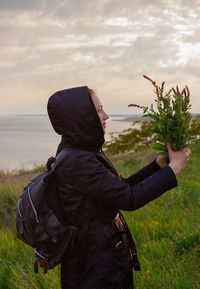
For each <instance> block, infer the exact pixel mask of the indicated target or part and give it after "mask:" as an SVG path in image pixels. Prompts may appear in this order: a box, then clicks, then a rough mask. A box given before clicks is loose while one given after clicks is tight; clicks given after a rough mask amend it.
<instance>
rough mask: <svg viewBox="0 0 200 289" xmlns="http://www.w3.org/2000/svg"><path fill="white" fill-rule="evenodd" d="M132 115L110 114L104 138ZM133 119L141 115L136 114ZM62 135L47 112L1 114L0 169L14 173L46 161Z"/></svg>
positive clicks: (127, 122)
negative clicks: (43, 113)
mask: <svg viewBox="0 0 200 289" xmlns="http://www.w3.org/2000/svg"><path fill="white" fill-rule="evenodd" d="M132 117H133V115H125V114H110V115H109V119H108V120H107V124H106V130H107V132H106V135H105V140H106V141H109V140H110V133H114V134H115V135H116V134H118V133H120V132H122V131H123V130H125V129H128V128H130V127H131V126H132V124H133V118H132ZM135 118H136V119H137V118H140V116H139V115H135ZM60 139H61V137H60V136H59V135H58V134H56V133H55V131H54V130H53V128H52V126H51V123H50V121H49V118H48V116H47V115H1V116H0V171H1V170H3V171H5V172H7V171H9V172H13V171H15V170H20V169H27V170H29V169H32V168H33V167H35V166H37V165H40V164H45V163H46V161H47V159H48V158H49V157H50V156H54V155H55V153H56V149H57V146H58V144H59V143H60Z"/></svg>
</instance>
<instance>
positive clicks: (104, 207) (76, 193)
mask: <svg viewBox="0 0 200 289" xmlns="http://www.w3.org/2000/svg"><path fill="white" fill-rule="evenodd" d="M48 114H49V117H50V120H51V123H52V125H53V128H54V129H55V131H56V132H57V133H58V134H60V135H62V141H61V143H60V145H59V146H58V150H57V153H58V152H60V151H61V150H62V149H63V148H65V147H67V148H69V151H70V152H69V153H68V154H67V156H66V157H65V158H64V160H63V161H62V162H61V164H60V165H59V167H58V168H57V169H56V182H57V193H58V196H59V199H60V207H61V208H60V209H61V211H62V215H63V223H66V224H71V225H75V224H80V223H81V222H82V223H83V224H84V217H85V211H89V215H90V222H89V227H88V230H87V232H82V234H83V235H84V234H87V247H86V248H85V259H84V260H85V262H84V268H83V271H82V275H81V276H82V278H80V270H82V269H80V250H79V248H77V250H74V251H71V252H68V253H67V254H66V256H64V257H63V260H62V264H61V282H62V288H65V289H131V288H133V280H132V270H131V263H130V250H129V249H128V247H127V244H128V241H127V237H125V234H124V233H122V231H124V226H125V225H124V223H123V222H122V218H119V210H126V211H131V210H137V209H139V208H141V207H142V206H144V205H145V204H147V203H149V202H150V201H152V200H154V199H156V198H157V197H159V196H160V195H162V194H163V193H164V192H166V191H167V190H170V189H172V188H173V187H175V186H177V181H176V177H175V175H174V173H173V171H172V169H171V168H170V167H169V166H166V167H164V168H162V169H161V168H160V167H159V166H158V164H157V163H156V161H155V160H154V161H153V162H152V163H150V164H149V165H147V166H146V167H144V168H143V169H141V170H140V171H139V172H137V173H136V174H133V175H131V176H130V177H129V178H126V179H125V178H122V177H121V176H120V175H119V174H118V172H117V171H116V169H115V168H114V166H113V164H112V163H111V162H110V161H109V159H108V158H107V157H106V155H105V154H104V153H103V152H102V149H101V148H102V145H103V143H104V133H103V129H102V126H101V122H100V120H99V117H98V114H97V112H96V110H95V107H94V104H93V102H92V99H91V96H90V94H89V92H88V88H87V87H86V86H84V87H76V88H72V89H66V90H63V91H59V92H56V93H55V94H54V95H52V96H51V97H50V99H49V102H48ZM86 200H88V202H89V204H90V205H89V207H88V205H87V206H86ZM85 207H87V210H86V209H85V211H84V208H85ZM88 208H89V209H88ZM86 215H87V214H86ZM83 227H84V225H83ZM126 235H127V234H126ZM81 237H82V236H81ZM81 237H80V238H81ZM129 239H130V236H129ZM80 244H81V243H80ZM80 246H81V245H80ZM136 265H137V264H136ZM136 270H137V269H136Z"/></svg>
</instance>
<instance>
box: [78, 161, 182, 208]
mask: <svg viewBox="0 0 200 289" xmlns="http://www.w3.org/2000/svg"><path fill="white" fill-rule="evenodd" d="M73 171H74V172H73V178H74V180H73V183H74V186H75V188H76V190H77V191H79V192H80V193H82V194H86V195H88V196H89V197H90V198H92V199H93V200H95V201H99V202H102V203H105V204H106V205H109V206H111V207H113V208H117V209H122V210H127V211H129V210H137V209H139V208H141V207H142V206H144V205H145V204H147V203H149V202H150V201H152V200H154V199H156V198H158V197H159V196H160V195H162V194H163V193H164V192H166V191H168V190H170V189H172V188H174V187H176V186H177V180H176V176H175V174H174V172H173V170H172V169H171V168H170V167H169V166H166V167H164V168H162V169H160V170H159V171H157V172H156V173H154V174H152V175H151V176H149V177H147V178H146V179H145V180H143V181H141V182H139V183H138V184H136V185H130V184H128V183H127V182H125V181H123V180H121V179H120V178H119V177H118V176H116V175H114V174H112V173H111V172H110V171H109V170H107V169H106V168H105V167H104V166H103V165H102V163H101V162H99V161H98V160H97V159H96V158H95V157H94V156H87V157H84V158H77V161H76V165H75V167H74V170H73Z"/></svg>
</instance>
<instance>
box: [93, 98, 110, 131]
mask: <svg viewBox="0 0 200 289" xmlns="http://www.w3.org/2000/svg"><path fill="white" fill-rule="evenodd" d="M91 97H92V101H93V103H94V106H95V109H96V111H97V113H98V116H99V119H100V121H101V125H102V128H103V132H104V134H105V132H106V120H107V119H108V118H109V116H108V115H107V114H106V113H105V111H104V110H103V105H102V103H101V101H100V100H99V97H98V96H97V95H96V94H94V93H93V94H92V95H91Z"/></svg>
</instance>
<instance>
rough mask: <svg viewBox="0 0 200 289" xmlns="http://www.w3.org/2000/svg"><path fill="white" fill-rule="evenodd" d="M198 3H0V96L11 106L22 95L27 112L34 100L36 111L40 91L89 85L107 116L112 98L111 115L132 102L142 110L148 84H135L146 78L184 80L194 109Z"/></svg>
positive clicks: (108, 0)
mask: <svg viewBox="0 0 200 289" xmlns="http://www.w3.org/2000/svg"><path fill="white" fill-rule="evenodd" d="M198 4H199V1H195V0H194V1H176V3H174V2H173V1H171V0H169V1H167V0H166V1H165V0H162V1H161V0H157V1H147V0H142V1H131V0H127V1H126V2H124V1H121V0H120V1H119V0H115V1H113V0H112V1H111V0H102V1H94V0H93V1H92V0H86V1H80V0H79V1H78V0H73V1H71V0H70V1H53V0H42V1H27V0H26V1H25V0H24V1H1V2H0V35H1V48H0V74H1V78H0V84H1V89H0V97H4V96H5V95H6V96H7V97H8V98H9V97H12V94H13V92H15V99H16V102H17V101H18V98H19V99H21V96H20V95H21V90H22V91H23V93H24V94H27V95H28V97H27V98H26V99H25V100H26V101H27V102H26V103H25V104H24V105H25V106H26V109H27V110H29V111H30V112H33V111H32V107H33V105H32V104H33V103H34V109H35V108H36V107H37V105H36V104H35V103H36V101H35V100H33V98H34V99H38V109H39V110H40V109H41V108H39V105H41V103H40V102H39V99H40V97H41V94H42V95H44V94H45V91H46V93H47V94H48V92H49V91H52V90H53V89H62V88H65V87H70V86H74V85H85V84H88V85H90V86H93V87H94V86H95V88H98V87H100V91H101V93H102V95H104V94H105V99H103V100H104V101H105V105H104V106H106V105H108V108H109V107H110V108H109V110H110V111H111V109H113V105H112V104H111V103H112V100H113V99H114V98H115V99H116V96H117V100H116V101H115V104H116V105H115V107H114V110H115V111H116V112H117V111H118V112H120V111H121V107H122V103H129V102H131V99H132V96H134V97H136V100H138V101H140V102H143V103H145V104H146V103H148V102H149V101H151V99H152V95H151V94H149V86H148V85H144V80H143V79H142V78H141V76H142V74H147V75H149V76H152V77H154V79H155V80H157V79H158V82H159V81H163V80H164V79H165V80H166V81H167V82H168V85H169V86H171V85H174V84H177V83H179V84H180V85H185V82H188V84H189V85H190V86H191V87H192V88H193V89H192V91H193V95H194V103H195V109H200V101H198V100H197V98H198V91H199V84H198V83H199V81H198V79H199V76H200V67H199V66H200V64H199V63H200V61H199V57H200V53H199V51H200V38H199V30H200V25H199V17H200V9H199V8H198V7H199V6H198ZM197 60H198V61H197ZM11 83H12V87H10V84H11ZM30 90H31V93H30ZM108 95H109V97H108ZM4 102H5V101H4ZM14 103H15V101H13V108H12V109H11V110H12V111H14ZM9 105H10V103H9ZM5 107H6V109H7V107H8V106H5ZM124 109H125V108H124ZM125 110H126V109H125ZM3 111H4V107H3V106H2V108H1V110H0V112H3ZM126 111H127V110H126ZM121 112H122V111H121Z"/></svg>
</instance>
